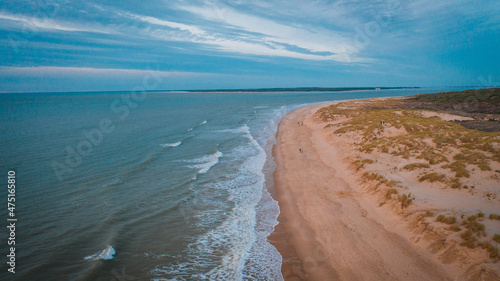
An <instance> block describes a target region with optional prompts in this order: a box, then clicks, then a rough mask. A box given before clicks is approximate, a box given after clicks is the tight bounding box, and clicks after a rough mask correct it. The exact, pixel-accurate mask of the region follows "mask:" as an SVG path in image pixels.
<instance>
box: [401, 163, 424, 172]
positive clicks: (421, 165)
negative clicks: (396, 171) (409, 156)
mask: <svg viewBox="0 0 500 281" xmlns="http://www.w3.org/2000/svg"><path fill="white" fill-rule="evenodd" d="M419 168H430V166H429V165H428V164H424V163H411V164H408V165H406V166H404V167H403V169H405V170H408V171H413V170H415V169H419Z"/></svg>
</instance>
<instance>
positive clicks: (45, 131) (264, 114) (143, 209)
mask: <svg viewBox="0 0 500 281" xmlns="http://www.w3.org/2000/svg"><path fill="white" fill-rule="evenodd" d="M449 90H462V89H461V88H460V89H458V88H454V89H449V88H448V89H446V88H432V89H431V88H427V89H400V90H379V91H353V92H309V93H300V92H294V93H281V92H268V93H159V92H150V93H147V94H145V95H142V96H132V95H131V94H129V93H127V92H123V93H119V92H112V93H109V92H102V93H42V94H2V95H0V127H1V134H0V138H1V146H0V149H1V151H0V152H1V153H0V155H1V156H0V159H1V161H0V166H1V169H0V173H2V174H3V176H2V179H3V181H4V182H5V185H3V186H4V188H2V189H0V198H1V202H2V204H0V207H1V208H0V219H1V220H2V231H1V232H0V237H1V240H0V251H1V253H0V256H1V258H0V261H1V266H0V276H1V278H0V279H1V280H282V279H283V277H282V275H281V272H280V267H281V256H280V254H279V252H277V251H276V249H275V248H274V247H273V246H272V245H271V244H269V243H268V242H267V240H266V237H267V236H268V235H269V234H270V233H271V232H272V231H273V229H274V226H275V225H276V224H277V217H278V215H279V206H278V203H277V202H276V201H275V200H274V199H273V197H272V195H273V193H274V187H273V183H272V180H273V179H272V174H273V171H274V167H275V164H274V162H273V158H272V155H271V149H272V146H273V144H274V143H275V134H276V129H277V126H278V123H279V121H280V120H281V118H282V117H283V116H284V115H285V114H287V113H288V112H290V111H292V110H294V109H296V108H299V107H301V106H304V105H306V104H312V103H317V102H326V101H334V100H347V99H361V98H371V97H383V96H384V97H386V96H387V97H388V96H406V95H413V94H417V93H429V92H443V91H449ZM9 171H14V172H15V180H16V191H15V200H16V201H15V218H16V219H17V221H16V223H15V224H16V228H15V272H16V273H15V274H12V273H10V272H8V271H7V269H8V268H9V267H10V266H9V265H8V264H7V262H8V261H9V260H8V257H7V255H8V254H9V252H10V247H11V246H8V237H9V232H8V229H7V228H6V226H7V225H8V223H7V219H8V218H11V217H9V214H8V212H10V211H8V209H7V207H8V206H7V196H8V191H7V188H6V185H7V176H8V172H9Z"/></svg>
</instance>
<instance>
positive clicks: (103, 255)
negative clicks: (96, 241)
mask: <svg viewBox="0 0 500 281" xmlns="http://www.w3.org/2000/svg"><path fill="white" fill-rule="evenodd" d="M115 254H116V251H115V249H113V247H111V246H108V247H107V248H106V249H104V250H102V251H101V252H99V253H95V254H93V255H90V256H86V257H85V259H86V260H93V261H96V260H110V259H112V258H114V257H113V256H114V255H115Z"/></svg>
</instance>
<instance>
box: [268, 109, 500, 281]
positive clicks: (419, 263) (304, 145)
mask: <svg viewBox="0 0 500 281" xmlns="http://www.w3.org/2000/svg"><path fill="white" fill-rule="evenodd" d="M330 104H331V103H330ZM325 106H327V104H317V105H312V106H307V107H304V108H301V109H298V110H296V111H294V112H292V113H290V114H288V115H287V116H286V117H285V118H284V119H283V120H282V122H281V123H280V125H279V128H278V133H277V144H276V145H275V147H274V149H273V154H274V156H275V159H276V162H277V164H278V167H277V169H276V171H275V185H276V199H277V200H278V202H279V205H280V212H281V214H280V217H279V221H280V224H279V225H278V227H277V229H276V231H275V233H273V235H271V236H270V237H269V240H270V241H271V242H273V244H274V245H275V246H276V247H277V248H278V250H279V251H280V252H281V253H282V256H283V259H284V261H283V268H282V271H283V275H284V277H285V280H498V273H499V272H500V270H499V266H498V263H492V262H488V259H487V256H486V254H485V253H484V251H481V250H479V249H468V248H467V249H466V248H465V247H462V246H459V245H458V242H456V243H452V240H447V238H446V237H445V236H440V234H439V233H440V232H439V229H435V228H433V227H432V226H429V223H427V224H426V223H424V221H423V218H422V217H423V216H422V215H421V211H420V210H421V209H422V208H420V209H419V208H418V207H417V206H418V204H419V203H420V204H422V205H423V206H426V207H429V206H428V205H425V204H424V203H422V202H423V201H424V200H421V201H422V202H417V203H414V204H413V205H412V206H411V208H408V210H406V211H404V212H403V211H402V210H400V207H399V205H398V202H396V200H394V202H392V201H390V200H388V201H387V203H386V202H385V201H384V204H381V203H380V200H381V199H380V198H381V192H380V191H377V189H376V188H373V185H374V184H372V183H370V182H367V180H366V179H363V178H362V175H361V172H359V171H356V169H355V168H354V167H353V164H352V162H353V159H352V157H353V149H352V145H353V138H355V136H352V135H351V136H350V135H349V134H345V135H343V136H342V137H335V136H332V134H331V131H329V130H328V129H325V125H327V124H326V123H325V122H318V121H317V120H315V119H314V118H313V115H314V114H315V113H316V112H317V111H318V110H319V109H320V108H322V107H325ZM447 118H450V117H449V116H447ZM342 121H345V120H342V119H339V120H330V121H329V122H328V124H336V123H340V122H342ZM302 124H303V125H302ZM386 134H387V136H396V135H400V134H404V132H403V131H401V130H396V129H394V130H388V131H387V132H386ZM389 161H390V159H389ZM378 168H379V169H382V167H378ZM391 168H392V167H391ZM386 169H389V168H386ZM439 192H442V190H441V189H439ZM421 193H422V194H423V193H425V191H422V192H421ZM422 194H420V195H418V196H423V195H422ZM464 194H467V193H464ZM382 197H383V196H382ZM458 197H460V196H457V198H458ZM460 198H461V197H460ZM417 199H419V198H417ZM441 199H442V198H441ZM485 200H486V199H485ZM417 201H418V200H417ZM479 201H480V200H479ZM479 201H478V202H479ZM479 203H481V202H479ZM488 204H489V205H488V206H495V203H494V202H493V203H492V202H489V203H488ZM381 205H383V206H381ZM493 209H495V207H493ZM496 209H497V210H498V207H496ZM416 210H419V212H417V211H416ZM419 214H420V215H419ZM427 227H429V228H430V229H426V228H427ZM494 230H497V229H494ZM443 239H444V240H443ZM440 241H441V242H442V244H443V245H439V243H440ZM462 248H464V249H462ZM445 252H447V253H445Z"/></svg>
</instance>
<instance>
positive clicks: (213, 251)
mask: <svg viewBox="0 0 500 281" xmlns="http://www.w3.org/2000/svg"><path fill="white" fill-rule="evenodd" d="M233 132H234V133H241V134H243V135H242V137H244V138H247V139H248V142H247V143H246V144H245V145H242V146H239V147H237V148H235V149H234V151H231V152H230V153H229V154H228V155H229V156H228V157H229V158H232V159H229V161H230V162H231V163H235V164H234V165H235V166H234V168H235V169H236V173H230V174H229V173H226V174H224V179H223V180H219V181H216V182H210V183H207V184H209V185H210V189H211V190H213V191H215V190H220V193H221V194H227V196H228V197H227V200H223V201H220V202H217V201H215V202H214V200H213V199H212V200H209V201H210V202H212V203H211V204H214V203H217V204H226V203H227V202H230V204H229V206H232V207H230V209H231V211H229V212H224V216H223V220H222V221H221V220H220V218H221V216H214V215H213V214H211V215H207V216H205V214H206V213H207V212H210V210H205V209H203V211H202V212H199V213H198V215H197V218H198V219H199V220H200V221H202V223H203V225H205V224H208V225H217V227H215V228H212V229H209V230H208V231H207V232H205V233H204V234H202V235H200V236H198V237H196V239H194V241H193V242H192V243H190V244H189V246H188V252H186V253H185V254H183V257H184V258H185V259H183V260H182V261H181V260H179V261H178V262H174V263H171V264H168V265H165V266H158V267H157V268H156V269H155V270H153V274H155V275H167V276H169V277H172V276H175V278H176V279H177V280H246V279H258V280H283V277H282V274H281V256H280V254H279V253H278V252H277V251H276V249H275V248H274V247H273V246H272V245H271V244H269V242H267V236H268V235H269V233H270V232H271V231H272V229H273V228H274V225H276V223H277V221H276V217H277V214H278V209H277V204H276V202H275V201H273V202H274V205H270V206H271V207H270V209H269V210H263V209H260V210H259V212H268V211H269V212H271V215H270V217H271V220H270V221H269V222H267V221H266V223H265V225H261V222H258V221H257V208H258V204H259V201H261V199H262V198H263V190H264V189H265V176H264V174H263V173H262V169H263V167H264V163H265V162H266V157H267V155H266V153H265V151H264V149H263V148H262V147H261V146H260V145H259V144H258V142H257V141H256V140H255V139H254V138H253V136H252V134H251V133H250V128H249V127H248V126H247V125H244V126H242V127H240V128H237V129H233ZM209 158H210V156H205V157H202V158H199V159H195V160H190V161H189V162H194V161H200V162H203V161H205V160H208V159H209ZM211 159H215V157H214V156H213V155H212V158H211ZM202 160H203V161H202ZM207 162H208V161H207ZM236 163H239V164H236ZM215 193H216V194H217V193H218V192H217V191H215ZM197 198H198V196H197ZM207 199H208V198H207ZM269 199H271V200H272V198H271V197H270V196H269ZM195 201H196V200H195ZM221 208H222V206H221V207H219V208H218V209H221ZM273 208H274V209H273ZM200 209H201V208H200ZM208 209H213V208H208ZM216 209H217V208H215V209H214V210H213V211H216ZM267 215H268V214H263V216H267ZM207 221H208V222H207ZM198 227H200V226H198ZM207 268H208V269H209V270H208V271H207Z"/></svg>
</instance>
